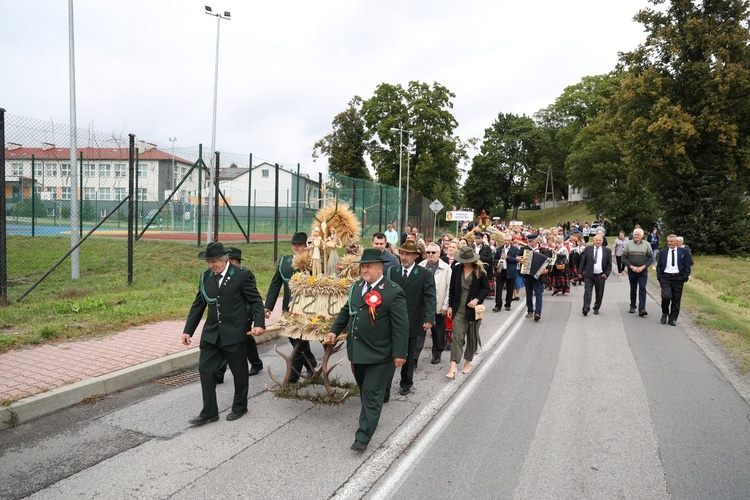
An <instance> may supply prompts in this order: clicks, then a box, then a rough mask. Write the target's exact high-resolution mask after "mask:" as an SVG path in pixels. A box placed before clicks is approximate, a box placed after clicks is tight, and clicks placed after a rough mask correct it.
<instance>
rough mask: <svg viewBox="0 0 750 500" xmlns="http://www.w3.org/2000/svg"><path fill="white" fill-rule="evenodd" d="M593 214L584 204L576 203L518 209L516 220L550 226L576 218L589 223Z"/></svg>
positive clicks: (537, 225)
mask: <svg viewBox="0 0 750 500" xmlns="http://www.w3.org/2000/svg"><path fill="white" fill-rule="evenodd" d="M594 218H595V217H594V215H593V214H591V213H590V212H589V211H588V209H587V208H586V205H585V204H583V203H578V204H576V205H570V206H558V207H557V208H556V209H555V208H548V209H546V210H519V211H518V220H520V221H523V223H524V224H531V225H532V226H534V227H545V228H548V227H552V226H555V225H556V224H557V223H558V222H559V223H560V224H562V223H564V222H570V223H571V224H572V223H573V221H574V220H577V221H578V222H580V223H581V224H583V223H584V221H588V222H589V224H591V223H592V222H593V221H594Z"/></svg>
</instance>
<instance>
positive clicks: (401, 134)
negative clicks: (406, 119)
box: [391, 123, 404, 233]
mask: <svg viewBox="0 0 750 500" xmlns="http://www.w3.org/2000/svg"><path fill="white" fill-rule="evenodd" d="M391 132H398V137H399V139H398V231H399V233H401V232H403V230H404V228H403V227H401V163H402V162H401V156H402V155H401V150H402V149H403V147H404V126H403V125H402V124H400V123H399V124H398V128H391Z"/></svg>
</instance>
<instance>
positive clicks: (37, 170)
mask: <svg viewBox="0 0 750 500" xmlns="http://www.w3.org/2000/svg"><path fill="white" fill-rule="evenodd" d="M34 176H35V177H36V178H37V179H38V178H40V177H44V164H43V163H35V164H34Z"/></svg>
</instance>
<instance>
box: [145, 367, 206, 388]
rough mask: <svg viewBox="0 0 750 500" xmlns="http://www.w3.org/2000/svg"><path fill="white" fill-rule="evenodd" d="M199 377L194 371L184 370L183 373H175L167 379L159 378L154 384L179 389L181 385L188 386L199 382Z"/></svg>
mask: <svg viewBox="0 0 750 500" xmlns="http://www.w3.org/2000/svg"><path fill="white" fill-rule="evenodd" d="M200 378H201V375H200V373H198V372H197V371H196V370H186V371H184V372H180V373H175V374H174V375H170V376H168V377H164V378H160V379H159V380H157V381H156V382H157V383H159V384H164V385H168V386H170V387H180V386H181V385H185V384H189V383H190V382H195V381H197V380H200Z"/></svg>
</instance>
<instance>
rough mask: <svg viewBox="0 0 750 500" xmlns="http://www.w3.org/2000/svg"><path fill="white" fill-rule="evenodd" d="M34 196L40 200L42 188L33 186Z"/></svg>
mask: <svg viewBox="0 0 750 500" xmlns="http://www.w3.org/2000/svg"><path fill="white" fill-rule="evenodd" d="M34 194H35V195H37V196H39V197H40V198H41V197H42V187H41V186H34Z"/></svg>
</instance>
